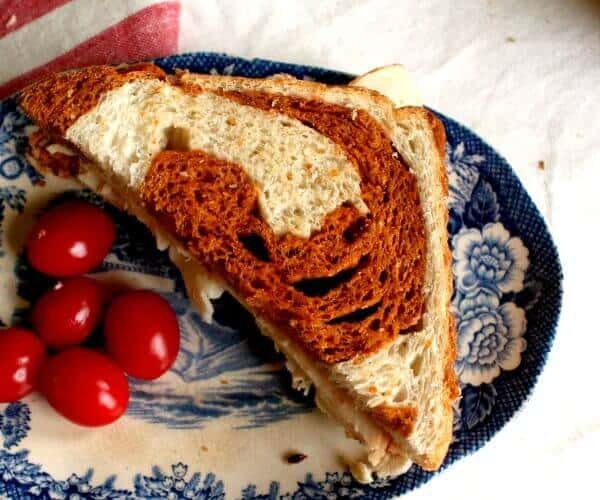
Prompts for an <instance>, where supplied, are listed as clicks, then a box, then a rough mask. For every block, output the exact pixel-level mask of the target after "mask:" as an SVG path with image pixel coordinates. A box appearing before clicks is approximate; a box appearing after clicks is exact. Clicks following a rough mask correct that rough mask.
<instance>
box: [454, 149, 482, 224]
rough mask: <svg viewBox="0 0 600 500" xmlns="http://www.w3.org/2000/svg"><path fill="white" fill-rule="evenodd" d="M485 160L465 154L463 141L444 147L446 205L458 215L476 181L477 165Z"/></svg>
mask: <svg viewBox="0 0 600 500" xmlns="http://www.w3.org/2000/svg"><path fill="white" fill-rule="evenodd" d="M484 161H485V157H484V156H482V155H477V154H467V153H466V151H465V144H464V142H460V143H458V144H457V145H456V146H455V147H448V148H447V149H446V166H447V170H448V195H449V196H448V205H449V208H450V210H451V211H454V212H455V213H456V215H457V216H458V217H460V216H462V214H463V212H464V210H465V206H466V204H467V202H468V201H469V200H470V199H471V195H472V193H473V190H474V189H475V186H476V184H477V181H478V180H479V170H478V168H477V165H480V164H481V163H483V162H484Z"/></svg>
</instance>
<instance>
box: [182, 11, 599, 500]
mask: <svg viewBox="0 0 600 500" xmlns="http://www.w3.org/2000/svg"><path fill="white" fill-rule="evenodd" d="M249 5H251V6H252V7H251V8H244V9H243V14H242V15H240V13H241V9H240V4H239V2H231V1H203V2H193V1H189V2H184V4H183V9H182V26H181V34H180V50H182V51H195V50H214V51H223V52H228V53H231V54H235V55H240V56H245V57H264V58H271V59H279V60H285V61H290V62H295V63H303V64H313V65H318V66H326V67H330V68H335V69H339V70H344V71H348V72H352V73H363V72H366V71H368V70H369V69H371V68H374V67H377V66H380V65H384V64H389V63H394V62H400V63H403V64H404V65H406V66H407V67H408V68H409V69H410V70H411V71H412V72H413V73H414V75H415V77H416V80H417V82H418V84H419V86H420V88H421V89H422V92H423V95H424V98H425V102H426V103H427V104H428V105H429V106H431V107H433V108H434V109H437V110H440V111H442V112H444V113H445V114H447V115H449V116H452V117H453V118H456V119H457V120H459V121H460V122H462V123H464V124H466V125H468V126H469V127H471V128H472V129H473V130H475V131H477V133H478V134H480V135H481V136H482V137H484V138H485V139H486V140H487V141H488V142H489V143H490V144H491V145H493V146H494V147H495V148H496V149H497V150H498V151H500V152H501V153H502V154H503V155H504V156H505V157H506V158H507V159H508V161H509V163H510V164H511V165H512V166H513V168H514V169H515V170H516V171H517V173H518V175H519V177H520V178H521V180H522V181H523V183H524V184H525V186H526V187H527V189H528V190H529V192H530V193H531V195H532V196H533V198H534V200H535V201H536V203H537V205H538V207H539V208H540V210H541V211H542V213H543V214H544V216H545V217H546V220H547V222H548V224H549V225H550V228H551V231H552V233H553V235H554V238H555V241H556V243H557V245H558V248H559V252H560V255H561V259H562V263H563V266H564V272H565V282H564V285H565V296H564V307H563V311H562V316H561V320H560V325H559V330H558V335H557V339H556V343H555V345H554V349H553V351H552V353H551V354H550V357H549V360H548V364H547V366H546V369H545V370H544V373H543V374H542V376H541V378H540V380H539V383H538V385H537V387H536V389H535V391H534V394H533V395H532V397H531V398H530V400H529V401H528V402H527V404H526V405H525V407H524V408H523V410H522V411H521V412H520V413H519V414H518V415H517V416H516V417H515V418H514V419H513V420H512V421H511V422H510V423H509V424H508V425H507V426H506V427H505V428H504V429H503V430H502V431H501V432H499V433H498V434H497V435H496V436H495V437H494V439H493V440H492V441H491V442H490V443H489V444H488V445H487V446H485V447H484V448H483V449H482V450H480V451H479V452H477V453H476V454H475V455H473V456H471V457H468V458H466V459H464V460H461V461H460V462H459V463H457V464H455V465H454V466H452V467H451V468H450V469H449V470H447V471H446V472H444V473H443V474H441V475H439V476H437V477H436V478H435V479H434V480H432V481H431V482H429V483H428V484H427V485H425V486H424V487H422V488H421V489H419V490H417V491H414V492H412V493H410V494H408V495H406V498H411V499H421V498H422V499H425V498H432V497H433V498H437V497H440V498H441V497H444V498H450V499H453V498H487V499H496V498H498V499H500V498H502V499H504V498H510V497H516V498H525V497H526V496H527V495H529V494H531V495H533V494H535V498H542V497H543V496H544V495H545V494H547V495H549V496H551V497H554V496H555V495H556V496H557V497H558V496H559V495H567V494H569V495H570V496H571V497H572V498H575V497H576V498H592V497H593V496H594V495H595V494H596V495H597V477H596V475H597V474H596V466H595V463H596V457H595V453H594V451H596V450H598V449H599V448H600V397H599V395H598V393H599V390H598V387H597V384H596V381H597V380H598V375H597V372H596V367H597V364H598V361H597V360H598V354H597V353H598V351H599V350H600V340H599V339H600V335H599V334H600V332H599V331H598V327H597V326H596V322H594V316H595V314H596V312H595V311H596V310H597V308H598V306H597V305H596V304H595V302H596V300H597V299H596V297H597V296H598V293H597V291H596V290H595V287H596V285H597V284H598V283H600V271H599V269H600V266H598V265H597V262H598V261H599V259H598V258H597V251H598V247H597V246H596V245H595V244H594V242H596V241H597V240H598V237H597V229H598V221H597V217H598V214H599V213H600V193H598V192H597V186H598V185H599V184H600V141H599V138H600V137H599V135H600V118H599V116H600V91H599V87H600V2H594V1H583V0H581V1H580V0H570V1H560V0H546V1H539V0H529V1H528V0H516V1H515V0H513V1H510V0H504V1H502V2H499V1H492V0H490V1H466V0H462V1H461V0H458V1H455V2H447V1H446V0H424V1H421V2H408V1H398V0H396V1H394V0H389V1H383V0H371V1H352V0H346V1H337V2H321V1H318V0H317V1H305V2H287V1H280V2H271V1H253V2H250V3H249ZM540 161H542V162H543V165H544V169H543V170H542V169H540V168H539V162H540ZM594 491H596V493H595V494H594V493H593V492H594ZM596 498H597V497H596Z"/></svg>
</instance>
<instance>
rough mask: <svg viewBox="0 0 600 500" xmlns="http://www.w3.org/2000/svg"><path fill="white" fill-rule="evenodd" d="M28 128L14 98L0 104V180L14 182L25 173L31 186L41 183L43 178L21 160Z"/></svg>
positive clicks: (29, 124)
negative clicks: (2, 178) (4, 179)
mask: <svg viewBox="0 0 600 500" xmlns="http://www.w3.org/2000/svg"><path fill="white" fill-rule="evenodd" d="M29 127H31V122H30V121H29V119H28V118H27V117H26V116H25V115H24V114H23V113H21V111H20V110H19V109H18V108H17V104H16V101H15V99H14V98H9V99H5V100H4V101H1V102H0V178H1V177H4V178H6V179H9V180H14V179H17V178H18V177H20V176H21V175H22V174H23V173H25V174H26V175H27V177H29V180H30V181H31V183H32V184H39V183H41V182H42V181H43V176H42V175H40V174H39V173H38V172H37V171H36V170H35V169H34V168H33V167H31V165H29V163H27V162H26V161H25V159H24V158H23V154H24V152H25V148H26V146H27V133H28V129H29Z"/></svg>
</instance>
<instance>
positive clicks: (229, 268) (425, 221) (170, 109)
mask: <svg viewBox="0 0 600 500" xmlns="http://www.w3.org/2000/svg"><path fill="white" fill-rule="evenodd" d="M19 104H20V106H21V108H22V109H23V110H24V112H25V113H26V114H27V115H28V116H29V117H31V119H32V120H33V121H34V123H35V124H36V125H37V130H36V131H35V132H33V133H32V135H31V136H30V137H29V151H28V157H29V160H30V161H31V163H32V164H33V165H34V167H36V168H38V169H40V170H45V171H51V172H53V173H54V174H56V175H63V176H74V177H77V178H78V179H79V180H80V181H81V182H82V183H83V184H84V185H86V186H88V187H89V188H90V189H91V190H93V191H95V192H96V193H99V194H100V195H101V196H103V197H104V198H105V199H106V200H107V201H109V202H111V203H113V204H115V205H116V206H118V207H120V208H122V209H123V210H126V211H128V212H130V213H132V214H134V215H135V216H136V217H138V218H139V219H140V220H141V221H142V222H143V223H144V224H145V225H146V226H147V227H148V228H149V229H150V230H151V231H152V232H153V233H154V235H155V237H156V240H157V244H158V246H159V248H161V249H164V250H167V249H168V252H169V256H170V258H171V259H172V261H173V262H174V263H175V265H177V266H178V267H179V269H180V270H181V273H182V275H183V277H184V281H185V283H186V288H187V291H188V295H189V297H190V298H191V300H193V301H194V302H195V304H196V306H197V308H198V310H199V312H200V313H201V314H202V315H203V317H204V318H205V319H206V320H207V321H209V320H210V318H211V314H212V305H211V300H212V299H214V298H216V297H218V296H220V295H221V294H222V293H223V292H224V291H227V292H229V293H230V294H231V295H232V296H233V297H235V298H236V300H238V301H239V302H240V303H241V304H242V305H243V306H244V307H245V308H246V309H247V310H248V311H250V312H251V313H252V315H253V316H254V318H255V320H256V323H257V325H258V327H259V328H260V330H261V332H262V333H263V334H264V335H266V336H267V337H269V338H271V339H272V340H273V342H274V343H275V346H276V347H277V349H278V350H280V351H281V352H282V353H283V355H284V356H285V358H286V366H287V368H288V369H289V371H290V372H291V374H292V380H293V384H294V386H295V387H296V388H298V389H300V390H308V389H309V388H310V387H314V389H315V400H316V403H317V405H318V406H319V408H321V409H322V410H323V411H324V412H325V413H326V414H327V415H329V416H330V417H332V418H333V419H335V420H336V421H337V422H339V423H340V424H341V425H342V426H343V427H344V428H345V430H346V434H347V435H348V436H349V437H352V438H355V439H357V440H358V441H360V443H362V444H363V445H364V449H365V454H364V458H363V459H362V460H360V461H358V462H357V463H354V464H351V471H352V473H353V474H354V476H355V477H356V478H357V480H359V481H362V482H369V481H371V480H372V479H373V477H374V476H377V477H396V476H398V475H400V474H402V473H404V472H405V471H407V470H408V468H409V467H410V466H411V465H412V464H413V463H415V464H417V465H419V466H420V467H422V468H423V469H425V470H436V469H438V468H439V467H440V466H441V464H442V462H443V460H444V458H445V455H446V453H447V450H448V446H449V444H450V441H451V438H452V419H453V412H452V405H453V403H454V402H455V400H456V399H457V398H458V395H459V390H458V384H457V380H456V376H455V373H454V362H455V358H456V350H455V349H456V348H455V333H454V323H453V318H452V315H451V312H450V299H451V294H452V278H451V269H450V263H451V260H450V251H449V248H448V234H447V229H446V226H447V217H448V216H447V205H446V198H447V191H448V186H447V178H446V173H445V166H444V148H445V134H444V128H443V126H442V124H441V122H440V121H439V120H438V119H436V118H435V117H434V116H433V115H432V114H431V113H430V112H429V111H427V110H425V109H424V108H422V107H410V106H406V107H401V108H395V107H394V105H393V104H392V102H391V101H390V100H389V99H387V98H386V97H384V96H383V95H381V94H380V93H378V92H376V91H372V90H367V89H364V88H358V87H352V86H326V85H323V84H320V83H315V82H307V81H299V80H296V79H294V78H292V77H290V76H286V75H278V76H275V77H272V78H268V79H248V78H239V77H228V76H227V77H225V76H214V75H198V74H191V73H188V72H184V71H180V72H177V73H176V74H175V75H167V74H165V73H164V72H163V71H162V70H161V69H159V68H158V67H156V66H154V65H152V64H141V65H133V66H120V67H111V66H93V67H88V68H84V69H80V70H75V71H69V72H64V73H57V74H54V75H52V76H49V77H47V78H45V79H43V80H41V81H39V82H37V83H35V84H33V85H30V86H29V87H27V88H25V89H24V90H23V91H21V92H20V94H19Z"/></svg>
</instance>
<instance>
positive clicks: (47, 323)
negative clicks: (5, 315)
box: [32, 277, 105, 349]
mask: <svg viewBox="0 0 600 500" xmlns="http://www.w3.org/2000/svg"><path fill="white" fill-rule="evenodd" d="M104 301H105V295H104V289H103V287H102V284H101V283H99V282H98V281H95V280H93V279H91V278H85V277H80V278H72V279H69V280H66V281H64V282H61V283H58V285H57V286H56V287H55V288H53V289H52V290H50V291H48V292H46V293H45V294H44V295H42V297H41V298H40V299H39V300H38V301H37V303H36V304H35V306H34V307H33V317H32V319H33V326H34V329H35V331H36V332H37V333H38V334H39V336H40V337H41V338H42V340H43V341H44V342H45V343H46V344H47V345H49V346H50V347H53V348H55V349H62V348H64V347H69V346H74V345H77V344H80V343H82V342H83V341H84V340H85V339H86V338H87V336H88V335H89V334H90V333H92V330H94V328H96V326H98V325H99V324H100V320H101V319H102V313H103V310H104Z"/></svg>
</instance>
